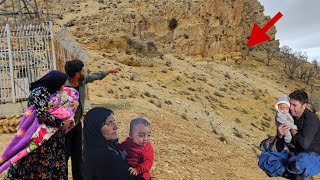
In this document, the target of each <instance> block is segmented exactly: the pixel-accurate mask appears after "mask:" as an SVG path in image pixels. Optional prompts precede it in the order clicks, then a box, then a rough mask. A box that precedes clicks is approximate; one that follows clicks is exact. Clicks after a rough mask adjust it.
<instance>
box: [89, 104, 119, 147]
mask: <svg viewBox="0 0 320 180" xmlns="http://www.w3.org/2000/svg"><path fill="white" fill-rule="evenodd" d="M112 114H113V111H111V110H110V109H106V108H102V107H96V108H93V109H91V110H90V111H88V112H87V114H86V115H85V117H84V128H83V135H84V145H85V146H86V147H85V148H88V149H97V148H105V147H106V142H107V140H106V139H105V138H104V137H103V135H102V133H101V127H102V126H103V125H104V123H105V122H106V121H107V117H109V116H110V115H112Z"/></svg>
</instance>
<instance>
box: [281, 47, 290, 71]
mask: <svg viewBox="0 0 320 180" xmlns="http://www.w3.org/2000/svg"><path fill="white" fill-rule="evenodd" d="M292 51H293V50H292V49H291V48H290V47H289V46H286V45H285V46H282V47H280V52H282V56H283V58H281V59H282V60H283V63H284V68H287V65H288V63H289V59H290V57H291V55H292Z"/></svg>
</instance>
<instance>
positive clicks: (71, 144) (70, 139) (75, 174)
mask: <svg viewBox="0 0 320 180" xmlns="http://www.w3.org/2000/svg"><path fill="white" fill-rule="evenodd" d="M65 143H66V148H67V154H66V161H67V162H68V160H69V157H71V164H72V178H73V179H74V180H82V179H84V177H83V168H82V167H83V165H82V163H83V159H82V125H81V122H79V123H78V124H77V125H75V126H74V127H73V128H72V129H71V130H70V131H69V132H68V133H67V134H66V142H65Z"/></svg>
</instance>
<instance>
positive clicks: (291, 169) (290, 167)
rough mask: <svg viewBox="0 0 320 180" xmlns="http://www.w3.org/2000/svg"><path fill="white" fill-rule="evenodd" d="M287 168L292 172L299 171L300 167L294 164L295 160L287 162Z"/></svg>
mask: <svg viewBox="0 0 320 180" xmlns="http://www.w3.org/2000/svg"><path fill="white" fill-rule="evenodd" d="M287 168H288V169H289V170H290V171H292V172H299V171H300V169H299V168H298V167H297V166H296V162H291V163H289V164H288V167H287Z"/></svg>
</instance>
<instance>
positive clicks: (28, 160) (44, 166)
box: [4, 87, 68, 180]
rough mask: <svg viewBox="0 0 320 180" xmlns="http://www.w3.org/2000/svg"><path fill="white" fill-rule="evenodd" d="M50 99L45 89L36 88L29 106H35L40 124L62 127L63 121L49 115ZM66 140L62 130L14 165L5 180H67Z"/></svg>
mask: <svg viewBox="0 0 320 180" xmlns="http://www.w3.org/2000/svg"><path fill="white" fill-rule="evenodd" d="M49 97H50V94H49V92H48V90H47V89H46V88H45V87H38V88H35V89H34V90H33V91H32V92H31V94H30V96H29V98H28V105H29V106H30V105H32V104H35V106H36V114H37V117H38V119H39V123H42V122H44V123H45V124H46V125H48V126H52V127H61V126H62V121H61V120H60V119H57V118H55V117H54V116H53V115H51V114H50V113H48V99H49ZM64 139H65V135H64V132H63V130H62V128H60V129H59V130H58V131H57V132H56V133H55V134H54V135H53V136H52V137H51V138H50V139H49V140H48V141H47V142H45V143H44V144H43V145H42V146H40V147H39V148H37V149H35V150H34V151H32V152H31V153H30V154H28V155H26V156H25V157H23V158H22V159H21V160H19V161H18V162H17V163H16V164H14V165H12V166H11V167H10V168H9V170H8V174H7V175H6V177H5V178H4V179H5V180H6V179H25V180H27V179H28V180H29V179H52V180H54V179H59V180H60V179H67V174H68V173H67V166H66V161H65V142H64Z"/></svg>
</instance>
